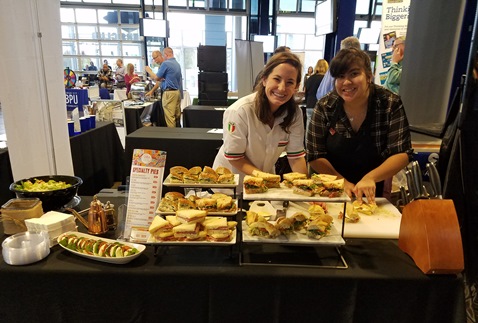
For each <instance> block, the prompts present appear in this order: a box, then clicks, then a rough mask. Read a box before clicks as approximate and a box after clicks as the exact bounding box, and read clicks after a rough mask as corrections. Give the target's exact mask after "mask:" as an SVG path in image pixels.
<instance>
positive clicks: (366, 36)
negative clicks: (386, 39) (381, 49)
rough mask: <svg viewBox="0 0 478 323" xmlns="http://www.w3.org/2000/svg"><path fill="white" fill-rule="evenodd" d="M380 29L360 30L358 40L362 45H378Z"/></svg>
mask: <svg viewBox="0 0 478 323" xmlns="http://www.w3.org/2000/svg"><path fill="white" fill-rule="evenodd" d="M379 37H380V28H359V30H358V39H359V41H360V43H361V44H378V39H379Z"/></svg>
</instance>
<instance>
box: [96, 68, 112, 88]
mask: <svg viewBox="0 0 478 323" xmlns="http://www.w3.org/2000/svg"><path fill="white" fill-rule="evenodd" d="M98 81H99V82H100V86H101V87H102V88H112V87H113V82H114V79H113V72H112V71H111V69H110V68H109V67H108V64H106V63H105V64H103V68H102V69H101V70H99V72H98Z"/></svg>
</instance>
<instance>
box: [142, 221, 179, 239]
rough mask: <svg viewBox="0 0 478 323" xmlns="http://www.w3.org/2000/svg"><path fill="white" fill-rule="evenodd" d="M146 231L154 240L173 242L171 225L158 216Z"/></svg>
mask: <svg viewBox="0 0 478 323" xmlns="http://www.w3.org/2000/svg"><path fill="white" fill-rule="evenodd" d="M148 231H149V233H150V234H151V236H153V237H154V239H155V240H160V241H169V240H175V237H174V233H173V225H172V224H171V223H170V222H169V221H167V220H165V219H163V218H162V217H160V216H158V215H156V216H155V217H154V219H153V222H151V225H150V226H149V228H148Z"/></svg>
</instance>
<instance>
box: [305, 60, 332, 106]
mask: <svg viewBox="0 0 478 323" xmlns="http://www.w3.org/2000/svg"><path fill="white" fill-rule="evenodd" d="M328 69H329V63H327V61H326V60H325V59H319V60H318V61H317V64H315V69H314V74H312V75H311V76H310V77H309V78H308V79H307V82H306V83H305V103H306V108H307V109H313V108H314V106H315V104H316V103H317V89H318V88H319V86H320V82H322V80H323V78H324V75H325V73H326V72H327V70H328Z"/></svg>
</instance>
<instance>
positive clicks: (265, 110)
mask: <svg viewBox="0 0 478 323" xmlns="http://www.w3.org/2000/svg"><path fill="white" fill-rule="evenodd" d="M280 64H289V65H292V66H293V67H295V69H296V70H297V78H296V83H297V86H299V84H300V81H301V80H302V74H301V72H302V63H301V61H300V59H299V57H298V56H297V55H295V54H293V53H291V52H282V53H278V54H275V55H273V56H272V57H271V58H270V59H269V61H268V62H267V64H266V66H264V68H263V69H262V71H261V79H260V81H259V82H258V83H257V85H256V88H255V90H256V91H257V95H256V98H255V101H254V108H255V112H256V115H257V117H258V118H259V120H261V122H262V123H269V121H271V120H272V119H275V118H276V117H278V116H280V115H282V114H283V113H285V112H286V111H287V116H286V117H285V118H284V121H283V122H282V123H281V124H280V126H281V128H282V129H284V131H285V132H287V133H288V132H289V126H290V124H291V123H292V121H293V120H294V116H295V113H296V111H297V109H298V104H297V102H296V101H295V99H294V96H292V97H291V98H290V99H289V101H287V102H286V103H284V104H283V105H282V106H280V108H279V109H277V111H276V112H274V113H273V114H272V113H271V109H270V105H269V99H268V98H267V95H266V91H265V87H264V85H263V84H262V81H263V80H264V79H266V78H267V77H269V75H270V74H271V73H272V71H273V70H274V68H276V67H277V66H278V65H280Z"/></svg>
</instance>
